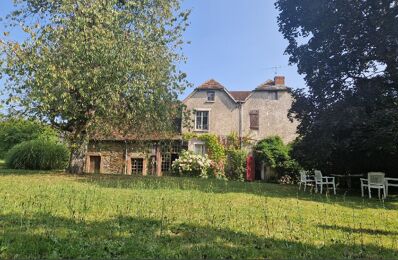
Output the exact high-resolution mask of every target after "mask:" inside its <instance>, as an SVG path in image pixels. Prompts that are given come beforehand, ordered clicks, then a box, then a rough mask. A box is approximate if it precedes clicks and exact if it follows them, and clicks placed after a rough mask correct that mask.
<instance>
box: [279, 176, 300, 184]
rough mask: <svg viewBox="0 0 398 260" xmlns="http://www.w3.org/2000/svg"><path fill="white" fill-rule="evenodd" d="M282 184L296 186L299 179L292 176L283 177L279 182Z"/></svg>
mask: <svg viewBox="0 0 398 260" xmlns="http://www.w3.org/2000/svg"><path fill="white" fill-rule="evenodd" d="M278 182H279V183H280V184H296V183H297V179H296V178H294V177H292V176H290V175H283V176H282V177H280V178H279V181H278Z"/></svg>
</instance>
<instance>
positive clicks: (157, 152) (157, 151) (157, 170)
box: [156, 145, 162, 177]
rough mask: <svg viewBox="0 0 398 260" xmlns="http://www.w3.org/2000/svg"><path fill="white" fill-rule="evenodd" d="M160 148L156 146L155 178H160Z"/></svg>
mask: <svg viewBox="0 0 398 260" xmlns="http://www.w3.org/2000/svg"><path fill="white" fill-rule="evenodd" d="M160 150H161V149H160V146H159V145H156V176H159V177H160V176H162V154H161V153H160Z"/></svg>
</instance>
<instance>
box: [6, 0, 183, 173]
mask: <svg viewBox="0 0 398 260" xmlns="http://www.w3.org/2000/svg"><path fill="white" fill-rule="evenodd" d="M15 3H16V9H15V11H14V12H13V13H11V14H10V15H9V16H8V17H7V18H8V20H7V21H9V25H10V26H17V27H19V28H21V29H22V30H23V31H24V32H25V33H26V34H27V35H28V37H26V38H25V40H23V41H22V42H16V41H13V40H12V38H10V37H8V38H5V40H3V41H2V42H1V44H0V46H1V47H0V48H1V51H2V53H3V57H4V59H3V60H4V62H3V65H2V67H1V72H2V73H3V74H4V75H5V76H6V80H7V81H6V86H7V90H8V91H9V94H10V98H9V99H8V104H9V105H10V106H12V107H13V108H14V109H15V111H17V112H19V113H23V114H24V115H25V116H29V117H35V118H39V119H40V120H43V121H48V122H49V123H51V125H52V126H54V127H56V128H58V129H60V130H62V131H64V132H66V133H67V136H68V137H69V140H70V141H71V144H72V157H71V163H70V164H71V166H72V165H74V164H75V166H76V167H72V168H71V169H72V170H71V171H73V172H81V171H82V170H83V165H82V164H83V160H82V158H83V156H84V152H85V151H84V149H83V147H84V144H86V143H87V140H88V138H89V137H90V136H92V135H93V134H98V133H101V132H104V133H106V132H110V131H112V130H115V128H116V129H117V130H118V131H122V132H123V131H128V132H134V133H136V134H137V135H140V134H142V133H144V132H145V133H147V132H155V131H157V132H159V131H166V130H168V129H170V128H171V126H172V124H173V123H174V121H173V120H172V119H173V118H174V117H175V116H176V113H177V110H178V109H179V108H180V103H179V102H178V99H177V97H178V94H179V93H180V92H181V91H182V90H183V89H184V88H185V86H186V85H187V82H186V80H185V74H184V73H182V72H181V71H179V70H178V68H177V64H178V63H179V62H181V61H184V57H183V55H182V53H181V46H182V44H183V40H182V33H183V31H184V30H185V28H186V26H187V18H188V14H189V12H188V11H184V10H181V8H180V1H179V0H146V1H142V0H123V1H122V0H106V1H102V0H17V1H15ZM6 35H7V34H6ZM73 159H76V161H74V160H73Z"/></svg>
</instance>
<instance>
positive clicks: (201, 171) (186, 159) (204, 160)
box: [172, 151, 211, 178]
mask: <svg viewBox="0 0 398 260" xmlns="http://www.w3.org/2000/svg"><path fill="white" fill-rule="evenodd" d="M210 165H211V161H210V160H209V158H208V157H207V155H205V156H202V155H199V154H194V153H193V152H191V151H182V153H181V155H180V158H178V159H177V160H175V161H174V162H173V166H172V168H173V171H174V172H176V173H178V174H179V175H181V176H197V177H202V178H208V177H209V168H210Z"/></svg>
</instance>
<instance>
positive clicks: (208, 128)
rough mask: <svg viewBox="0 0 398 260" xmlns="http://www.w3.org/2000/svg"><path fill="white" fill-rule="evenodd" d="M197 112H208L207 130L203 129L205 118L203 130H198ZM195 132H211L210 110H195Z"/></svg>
mask: <svg viewBox="0 0 398 260" xmlns="http://www.w3.org/2000/svg"><path fill="white" fill-rule="evenodd" d="M197 112H207V129H203V117H202V128H197V126H198V125H197V120H198V116H197ZM195 131H201V132H209V131H210V109H206V108H198V109H195Z"/></svg>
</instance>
